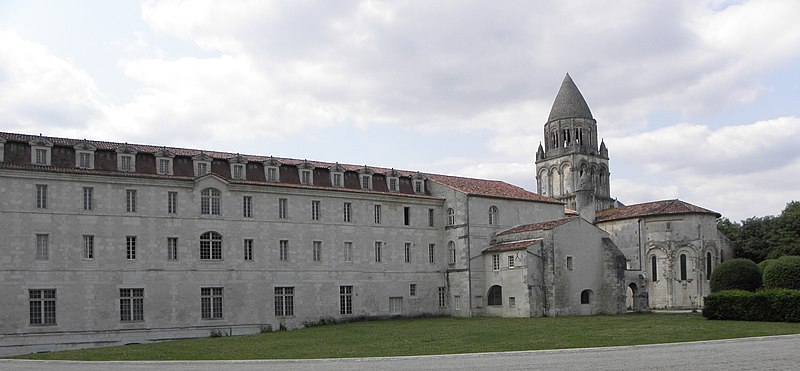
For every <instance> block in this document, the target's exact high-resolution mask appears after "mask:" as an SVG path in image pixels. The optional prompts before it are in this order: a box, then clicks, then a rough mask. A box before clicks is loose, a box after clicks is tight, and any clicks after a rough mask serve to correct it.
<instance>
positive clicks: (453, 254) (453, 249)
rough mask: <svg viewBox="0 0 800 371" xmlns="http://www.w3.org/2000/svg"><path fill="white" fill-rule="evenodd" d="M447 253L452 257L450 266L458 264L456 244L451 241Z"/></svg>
mask: <svg viewBox="0 0 800 371" xmlns="http://www.w3.org/2000/svg"><path fill="white" fill-rule="evenodd" d="M447 253H448V254H449V255H450V261H449V263H450V264H455V263H456V243H455V242H453V241H450V242H448V243H447Z"/></svg>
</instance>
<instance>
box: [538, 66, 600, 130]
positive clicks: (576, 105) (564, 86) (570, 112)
mask: <svg viewBox="0 0 800 371" xmlns="http://www.w3.org/2000/svg"><path fill="white" fill-rule="evenodd" d="M573 117H578V118H586V119H594V117H592V111H590V110H589V105H587V104H586V100H585V99H583V95H582V94H581V92H580V90H578V87H577V86H575V83H574V82H573V81H572V78H571V77H570V76H569V74H567V76H565V77H564V81H563V82H562V83H561V88H560V89H558V94H557V95H556V100H555V102H553V108H551V109H550V117H549V118H548V119H547V122H550V121H553V120H558V119H566V118H573Z"/></svg>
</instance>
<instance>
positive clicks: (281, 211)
mask: <svg viewBox="0 0 800 371" xmlns="http://www.w3.org/2000/svg"><path fill="white" fill-rule="evenodd" d="M288 217H289V200H288V199H285V198H279V199H278V219H286V218H288Z"/></svg>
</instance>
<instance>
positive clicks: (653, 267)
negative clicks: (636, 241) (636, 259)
mask: <svg viewBox="0 0 800 371" xmlns="http://www.w3.org/2000/svg"><path fill="white" fill-rule="evenodd" d="M650 275H651V276H652V277H653V282H656V281H658V260H657V259H656V257H655V255H653V256H651V257H650Z"/></svg>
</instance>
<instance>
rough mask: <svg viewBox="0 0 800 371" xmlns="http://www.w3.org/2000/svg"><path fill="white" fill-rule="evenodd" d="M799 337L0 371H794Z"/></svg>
mask: <svg viewBox="0 0 800 371" xmlns="http://www.w3.org/2000/svg"><path fill="white" fill-rule="evenodd" d="M798 368H800V335H787V336H770V337H760V338H747V339H733V340H716V341H706V342H694V343H679V344H659V345H640V346H628V347H609V348H588V349H566V350H541V351H528V352H506V353H481V354H458V355H442V356H420V357H387V358H354V359H316V360H298V361H290V360H282V361H211V362H207V361H172V362H69V361H25V360H3V359H0V370H15V371H16V370H20V371H25V370H37V371H39V370H64V371H95V370H97V371H101V370H102V371H106V370H113V371H140V370H188V371H193V370H233V371H249V370H465V369H493V370H535V369H540V370H589V369H591V370H634V369H635V370H654V369H655V370H686V369H701V370H756V369H758V370H796V369H798Z"/></svg>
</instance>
